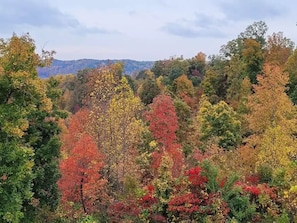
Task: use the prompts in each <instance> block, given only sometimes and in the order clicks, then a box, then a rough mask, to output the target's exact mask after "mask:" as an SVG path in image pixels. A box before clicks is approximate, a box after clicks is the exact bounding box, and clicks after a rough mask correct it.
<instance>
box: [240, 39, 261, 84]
mask: <svg viewBox="0 0 297 223" xmlns="http://www.w3.org/2000/svg"><path fill="white" fill-rule="evenodd" d="M242 56H243V60H244V62H245V72H246V74H245V76H247V77H249V78H250V81H251V82H252V83H253V84H255V83H256V81H257V74H259V73H260V72H261V70H262V66H263V63H264V56H263V50H262V49H261V45H260V43H259V42H257V41H256V40H253V39H246V40H244V48H243V50H242Z"/></svg>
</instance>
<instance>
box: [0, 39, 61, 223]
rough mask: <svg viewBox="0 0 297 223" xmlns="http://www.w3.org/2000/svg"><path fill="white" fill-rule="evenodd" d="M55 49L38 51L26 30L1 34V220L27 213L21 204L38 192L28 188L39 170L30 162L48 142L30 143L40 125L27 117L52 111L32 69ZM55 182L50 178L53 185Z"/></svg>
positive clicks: (43, 85)
mask: <svg viewBox="0 0 297 223" xmlns="http://www.w3.org/2000/svg"><path fill="white" fill-rule="evenodd" d="M53 53H54V52H47V51H43V52H42V55H38V54H36V53H35V44H34V41H33V39H32V38H31V37H30V36H29V34H25V35H22V36H20V37H18V36H16V35H13V36H12V37H11V38H10V39H8V40H4V39H0V55H1V56H0V123H1V124H0V145H1V146H0V153H1V160H2V161H1V162H0V175H1V176H2V178H1V179H2V181H3V182H1V184H0V191H2V193H0V200H1V210H0V218H1V220H2V221H4V222H19V221H20V219H21V218H23V217H24V212H26V208H25V207H24V206H25V205H27V204H29V203H30V204H31V205H35V204H36V202H34V201H37V203H38V202H39V197H38V195H37V198H36V199H35V198H33V193H32V190H33V191H34V192H35V189H36V188H37V187H35V183H36V181H35V182H34V186H33V189H32V183H33V181H32V180H33V177H35V176H36V175H37V172H36V169H32V167H33V165H34V163H35V164H36V165H38V163H39V161H40V156H39V155H38V153H39V152H42V151H43V152H49V151H48V149H49V147H47V149H45V148H43V149H44V150H43V149H40V148H39V146H38V147H34V146H33V144H34V141H31V140H32V139H33V137H32V138H31V136H33V134H32V133H31V131H30V130H32V129H34V128H35V127H36V126H38V125H40V124H41V123H40V121H41V120H40V119H38V118H37V119H35V120H34V121H36V122H31V121H32V120H33V119H31V118H32V116H33V115H34V114H36V113H38V112H40V113H45V114H49V113H50V112H51V109H52V101H51V99H50V98H49V97H48V96H47V89H48V88H47V85H46V83H45V82H44V81H42V80H40V79H39V78H38V75H37V70H36V68H37V67H38V66H44V65H47V64H48V63H50V62H51V60H52V55H53ZM44 118H45V117H44ZM41 125H42V124H41ZM43 137H44V138H45V137H48V140H50V138H51V135H47V136H44V135H43V136H40V138H39V139H41V138H43ZM28 139H30V140H28ZM39 139H38V140H39ZM39 149H40V150H39ZM55 155H56V154H54V156H55ZM52 168H54V166H53V167H52ZM53 171H54V172H55V170H54V169H53ZM34 175H35V176H34ZM37 178H38V177H37ZM37 178H36V179H37ZM38 183H41V182H40V181H39V182H38ZM55 183H56V182H51V185H52V186H54V185H55ZM47 186H49V185H47ZM42 189H45V188H42ZM42 189H40V191H41V190H42ZM40 191H39V192H40ZM2 202H3V203H2ZM51 202H52V200H51V201H50V203H51ZM26 214H27V213H26Z"/></svg>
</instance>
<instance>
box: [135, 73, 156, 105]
mask: <svg viewBox="0 0 297 223" xmlns="http://www.w3.org/2000/svg"><path fill="white" fill-rule="evenodd" d="M140 88H141V90H140V93H139V97H140V99H141V101H142V103H144V104H145V105H148V104H151V103H152V102H153V100H154V98H155V97H156V96H157V95H158V94H160V92H161V91H160V89H159V87H158V85H157V83H156V80H155V79H153V78H149V77H148V78H146V79H145V80H144V82H143V84H142V85H141V87H140Z"/></svg>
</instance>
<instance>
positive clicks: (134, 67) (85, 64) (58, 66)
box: [38, 59, 154, 78]
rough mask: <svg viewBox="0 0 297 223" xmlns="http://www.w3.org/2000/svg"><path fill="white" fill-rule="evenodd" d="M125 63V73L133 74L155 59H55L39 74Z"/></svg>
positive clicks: (54, 73)
mask: <svg viewBox="0 0 297 223" xmlns="http://www.w3.org/2000/svg"><path fill="white" fill-rule="evenodd" d="M115 62H122V63H124V73H125V74H129V75H131V74H133V73H134V72H137V71H140V70H144V69H150V68H151V67H152V66H153V64H154V61H136V60H127V59H124V60H93V59H80V60H56V59H55V60H54V61H53V63H52V65H51V66H50V67H43V68H38V74H39V76H40V77H41V78H46V77H49V76H52V75H57V74H76V73H77V71H79V70H83V69H85V68H96V67H98V66H102V65H107V64H110V63H115Z"/></svg>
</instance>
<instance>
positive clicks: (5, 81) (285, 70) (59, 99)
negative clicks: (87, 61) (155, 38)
mask: <svg viewBox="0 0 297 223" xmlns="http://www.w3.org/2000/svg"><path fill="white" fill-rule="evenodd" d="M54 54H55V52H54V51H42V52H41V54H37V53H36V47H35V43H34V40H33V39H32V38H31V37H30V35H29V34H24V35H21V36H17V35H15V34H14V35H13V36H12V37H11V38H9V39H0V222H13V223H15V222H16V223H18V222H28V223H29V222H36V223H38V222H56V223H72V222H81V223H83V222H84V223H86V222H90V223H93V222H101V223H102V222H126V223H127V222H156V223H157V222H184V223H186V222H219V223H221V222H230V223H231V222H232V223H235V222H282V223H290V222H297V217H296V216H297V146H296V145H297V144H296V140H297V138H296V137H297V109H296V104H297V87H296V86H297V49H296V48H295V44H294V42H292V41H291V40H290V39H288V38H286V37H285V36H284V34H283V33H282V32H272V33H268V27H267V25H266V23H265V22H263V21H259V22H254V23H253V24H251V25H249V26H248V27H247V28H246V29H245V30H243V32H241V33H239V34H238V36H237V37H236V38H235V39H233V40H230V41H228V42H227V43H226V44H225V45H223V46H222V47H221V49H220V50H219V52H218V54H217V55H208V56H207V55H205V54H204V53H203V52H198V53H197V55H195V56H193V57H192V58H188V59H187V58H183V57H182V56H181V57H171V58H170V59H166V60H159V61H156V62H155V63H154V65H153V67H152V68H151V69H145V70H142V71H140V72H137V73H134V74H133V75H132V76H131V75H126V74H125V72H124V64H123V63H110V64H106V65H98V66H97V67H96V68H89V69H83V70H79V71H78V72H77V73H74V74H68V75H56V76H51V77H48V78H40V77H39V76H38V72H37V68H38V67H46V66H49V65H50V64H51V63H52V61H53V56H54Z"/></svg>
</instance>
